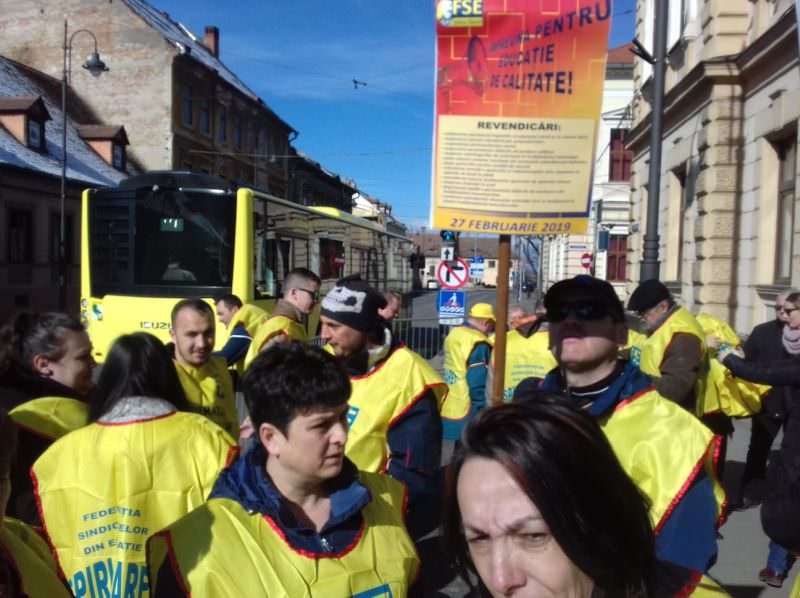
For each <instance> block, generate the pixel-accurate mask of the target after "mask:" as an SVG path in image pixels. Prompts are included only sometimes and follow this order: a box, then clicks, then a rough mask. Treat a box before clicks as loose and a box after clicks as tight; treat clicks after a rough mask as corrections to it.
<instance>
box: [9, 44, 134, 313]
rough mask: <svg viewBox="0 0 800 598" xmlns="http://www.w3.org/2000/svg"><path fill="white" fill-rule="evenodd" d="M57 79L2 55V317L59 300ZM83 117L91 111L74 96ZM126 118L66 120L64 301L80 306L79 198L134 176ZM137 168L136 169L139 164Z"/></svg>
mask: <svg viewBox="0 0 800 598" xmlns="http://www.w3.org/2000/svg"><path fill="white" fill-rule="evenodd" d="M58 89H60V87H59V85H58V82H57V81H54V80H53V79H51V78H49V77H47V76H46V75H43V74H42V73H37V72H35V71H32V70H31V69H30V68H26V67H24V66H22V65H19V64H16V63H14V62H13V61H10V60H8V59H6V58H3V57H0V322H2V321H5V320H6V319H7V318H8V317H9V316H11V315H12V314H13V313H14V312H15V311H18V310H34V311H54V310H58V309H59V308H60V306H59V299H60V293H59V282H60V259H59V257H60V251H59V250H60V229H61V216H62V213H61V160H62V157H63V153H62V146H61V142H62V131H63V128H62V121H63V113H62V112H61V101H60V100H61V98H60V93H53V91H54V90H58ZM70 103H71V105H72V107H73V113H74V114H76V115H80V116H81V117H82V120H83V122H86V120H85V119H84V117H87V111H86V109H85V107H83V106H82V105H81V104H80V102H79V99H78V98H75V97H71V98H70ZM126 146H127V137H126V131H125V129H124V128H123V127H121V126H113V127H112V126H107V127H98V126H96V125H78V124H76V123H75V122H74V121H73V120H71V119H68V120H67V145H66V149H67V169H66V195H65V202H64V214H63V216H64V224H65V235H64V241H65V247H64V257H65V264H66V268H65V289H64V290H65V297H66V300H67V302H66V309H67V311H69V312H70V313H73V314H77V313H78V300H79V295H80V291H79V289H80V267H79V266H80V259H79V256H80V213H81V212H80V198H81V192H82V191H83V190H84V189H86V188H88V187H98V186H108V185H115V184H117V183H118V182H119V181H120V180H122V179H123V178H125V177H126V176H128V174H129V172H131V166H132V165H129V164H128V162H127V159H126V149H127V148H126ZM132 172H136V171H135V170H133V171H132Z"/></svg>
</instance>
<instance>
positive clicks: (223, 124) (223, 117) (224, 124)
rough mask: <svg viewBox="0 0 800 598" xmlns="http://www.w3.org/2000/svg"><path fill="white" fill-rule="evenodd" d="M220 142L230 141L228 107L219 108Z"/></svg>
mask: <svg viewBox="0 0 800 598" xmlns="http://www.w3.org/2000/svg"><path fill="white" fill-rule="evenodd" d="M219 140H220V141H221V142H222V143H225V142H226V141H228V107H227V106H220V107H219Z"/></svg>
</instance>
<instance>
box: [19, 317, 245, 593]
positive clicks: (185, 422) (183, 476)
mask: <svg viewBox="0 0 800 598" xmlns="http://www.w3.org/2000/svg"><path fill="white" fill-rule="evenodd" d="M96 398H97V403H96V404H95V403H93V404H92V412H91V419H92V423H90V424H89V425H88V426H86V427H84V428H81V429H79V430H76V431H74V432H72V433H70V434H67V435H66V436H64V437H63V438H61V439H60V440H58V441H56V442H55V443H54V444H53V445H52V446H51V447H50V448H49V449H48V450H47V451H45V453H44V454H43V455H42V456H41V457H40V458H39V459H38V460H37V461H36V463H35V464H34V465H33V468H32V469H31V477H32V478H33V480H34V486H35V488H36V492H37V498H38V504H39V508H40V512H41V516H42V522H43V524H44V528H45V530H46V532H47V535H48V537H49V539H50V543H51V544H52V546H53V548H54V549H55V551H56V554H57V555H58V562H59V566H60V567H61V570H62V573H63V575H64V578H65V579H66V580H67V581H68V582H69V584H70V587H71V588H72V590H73V592H74V593H75V594H76V595H83V594H82V592H83V593H86V592H88V588H94V591H96V592H97V594H98V595H102V594H103V593H104V592H103V590H102V589H101V588H104V587H105V588H107V589H108V590H109V591H110V590H111V584H112V582H114V583H121V582H117V581H115V580H125V581H124V583H125V584H126V585H125V588H126V590H125V593H127V592H128V589H127V588H128V587H131V588H135V589H136V592H137V593H139V594H141V593H142V592H145V593H146V588H148V584H149V577H148V574H147V566H146V564H145V550H144V545H145V542H146V540H147V538H148V537H149V536H150V535H151V534H152V533H154V532H156V531H158V530H160V529H162V528H163V527H166V526H167V525H169V524H170V523H172V522H173V521H175V520H176V519H178V518H179V517H181V516H183V515H185V514H186V513H188V512H189V511H191V510H192V509H193V508H195V507H197V506H199V505H200V504H202V503H203V502H204V501H205V500H206V498H207V497H208V494H209V493H210V491H211V488H212V486H213V484H214V481H215V480H216V478H217V475H218V474H219V472H220V471H221V470H222V469H223V468H224V467H225V466H226V465H227V464H228V463H229V462H230V461H231V460H232V458H233V457H235V455H236V454H237V450H238V449H237V446H236V445H235V443H234V440H233V439H232V438H231V437H230V435H229V434H228V433H227V432H225V431H224V430H223V429H222V428H220V427H219V426H217V425H216V424H215V423H213V422H212V421H211V420H209V419H208V418H206V417H204V416H202V415H199V414H195V413H188V412H185V411H182V409H188V404H187V401H186V397H185V396H184V394H183V390H182V387H181V384H180V382H179V380H178V377H177V373H176V372H175V368H174V366H173V365H172V359H171V358H170V355H169V353H168V351H167V349H166V347H165V346H164V345H163V344H162V343H161V341H159V340H158V339H157V338H156V337H154V336H152V335H150V334H147V333H143V332H139V333H136V334H128V335H124V336H121V337H119V338H118V339H117V340H116V342H115V343H114V344H113V346H112V347H111V349H110V350H109V352H108V357H107V359H106V362H105V364H104V365H103V370H102V372H101V374H100V379H99V380H98V383H97V392H96ZM120 576H121V577H120ZM115 587H116V586H115Z"/></svg>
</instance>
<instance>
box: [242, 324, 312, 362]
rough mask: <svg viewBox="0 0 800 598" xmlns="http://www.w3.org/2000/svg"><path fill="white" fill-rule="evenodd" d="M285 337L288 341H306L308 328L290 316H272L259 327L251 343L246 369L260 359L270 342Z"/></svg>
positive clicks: (245, 360) (246, 359)
mask: <svg viewBox="0 0 800 598" xmlns="http://www.w3.org/2000/svg"><path fill="white" fill-rule="evenodd" d="M279 335H283V336H285V337H286V338H287V340H293V341H305V340H306V339H307V338H308V333H307V332H306V327H305V326H303V325H302V324H301V323H300V322H298V321H297V320H293V319H292V318H290V317H288V316H281V315H278V316H272V317H270V318H268V319H266V320H264V321H263V322H261V324H260V325H259V326H258V329H257V330H256V333H255V334H254V335H253V342H251V343H250V350H249V351H248V352H247V356H246V357H245V358H244V367H245V368H247V366H249V365H250V363H251V362H252V361H253V360H254V359H255V358H256V357H258V354H259V353H261V350H262V349H263V348H264V345H266V344H267V343H268V342H269V341H271V340H272V339H273V338H275V337H276V336H279Z"/></svg>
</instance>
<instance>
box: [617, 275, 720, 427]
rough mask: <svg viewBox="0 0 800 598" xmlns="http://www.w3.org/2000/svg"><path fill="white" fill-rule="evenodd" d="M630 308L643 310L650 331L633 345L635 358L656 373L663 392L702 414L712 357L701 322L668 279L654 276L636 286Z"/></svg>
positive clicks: (692, 410)
mask: <svg viewBox="0 0 800 598" xmlns="http://www.w3.org/2000/svg"><path fill="white" fill-rule="evenodd" d="M628 309H629V310H630V311H632V312H636V313H637V314H639V317H640V318H641V319H642V322H643V324H644V331H643V332H645V333H646V335H647V338H646V340H644V341H643V343H642V344H641V345H640V346H637V347H633V349H632V350H631V359H632V360H633V361H634V362H636V363H637V364H638V365H639V367H640V368H641V370H642V371H643V372H645V373H646V374H648V375H649V376H652V377H653V382H654V384H655V387H656V389H657V390H658V392H659V393H661V396H664V397H666V398H668V399H671V400H673V401H675V402H676V403H678V404H679V405H681V406H682V407H684V408H686V410H687V411H689V412H690V413H697V414H698V415H702V411H700V409H702V407H703V402H702V400H703V398H704V393H705V377H704V376H703V371H704V364H705V363H706V360H707V359H708V357H707V354H706V347H705V334H704V333H703V329H702V327H701V326H700V324H698V322H697V320H696V319H695V317H694V316H693V315H692V314H691V313H690V312H689V310H687V309H686V308H684V307H681V306H680V305H677V304H676V303H675V299H674V298H673V297H672V293H670V292H669V289H667V287H666V286H664V283H662V282H661V281H660V280H656V279H654V278H653V279H650V280H645V281H644V282H643V283H641V284H640V285H639V286H638V287H637V288H636V290H635V291H634V292H633V294H632V295H631V297H630V300H629V301H628ZM698 402H700V404H699V405H698Z"/></svg>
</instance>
